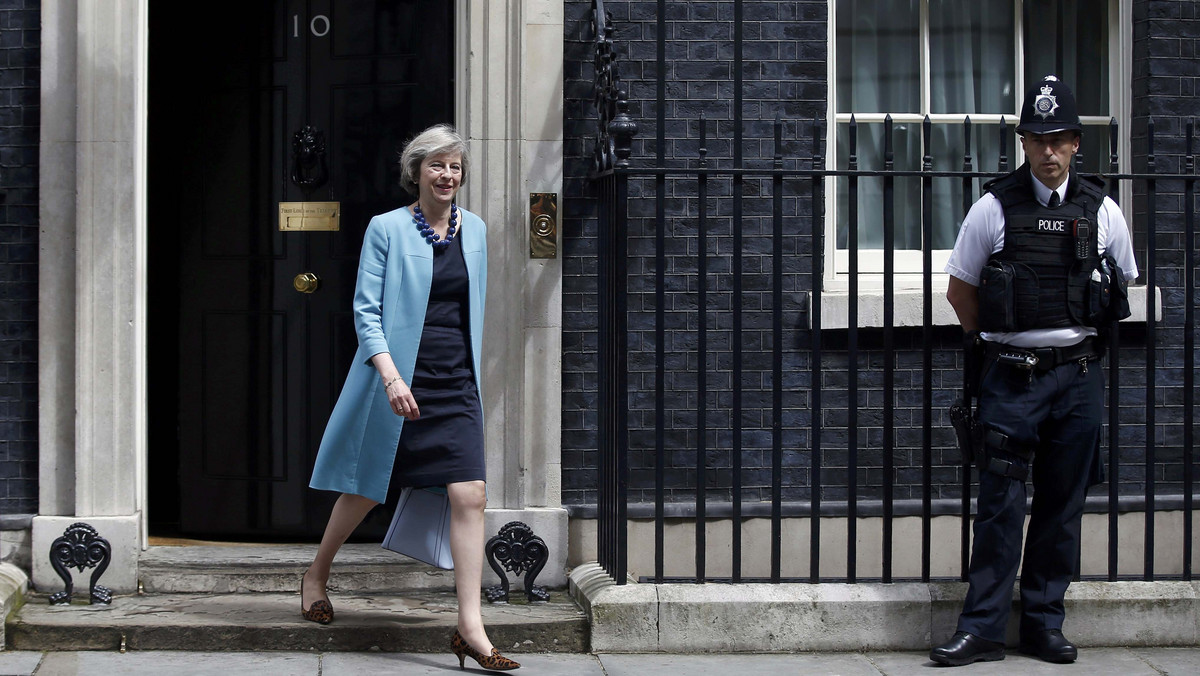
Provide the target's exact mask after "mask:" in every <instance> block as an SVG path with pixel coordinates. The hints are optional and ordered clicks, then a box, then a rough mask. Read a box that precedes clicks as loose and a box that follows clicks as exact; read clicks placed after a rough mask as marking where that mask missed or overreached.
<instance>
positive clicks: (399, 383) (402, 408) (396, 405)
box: [371, 352, 421, 420]
mask: <svg viewBox="0 0 1200 676" xmlns="http://www.w3.org/2000/svg"><path fill="white" fill-rule="evenodd" d="M371 363H373V364H375V369H376V370H378V371H379V377H380V378H382V379H383V387H384V390H385V391H386V392H387V398H388V403H389V404H391V406H392V413H395V414H396V415H399V416H404V418H405V419H406V420H416V419H417V418H420V417H421V412H420V411H418V410H417V400H416V399H413V395H412V390H410V389H408V383H406V382H404V379H403V378H401V377H400V372H399V371H398V370H397V369H396V365H395V364H394V363H393V362H392V355H390V354H388V353H387V352H380V353H379V354H377V355H375V356H373V357H371Z"/></svg>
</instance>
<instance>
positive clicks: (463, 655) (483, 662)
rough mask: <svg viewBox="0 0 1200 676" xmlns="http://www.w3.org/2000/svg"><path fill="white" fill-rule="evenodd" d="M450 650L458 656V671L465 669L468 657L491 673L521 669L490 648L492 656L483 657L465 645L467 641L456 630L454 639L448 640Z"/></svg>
mask: <svg viewBox="0 0 1200 676" xmlns="http://www.w3.org/2000/svg"><path fill="white" fill-rule="evenodd" d="M450 649H451V650H453V651H454V654H455V655H457V656H458V668H459V669H465V668H466V661H467V658H468V657H470V658H471V659H473V660H475V661H476V662H478V663H479V666H481V667H483V668H484V669H490V670H492V671H512V670H513V669H519V668H520V667H521V665H520V664H518V663H517V662H514V661H512V660H510V659H508V658H507V657H505V656H504V655H501V654H500V651H499V650H496V649H495V648H492V654H490V655H484V654H483V653H481V652H479V651H478V650H476V649H474V648H472V647H471V646H470V644H468V643H467V639H465V638H463V637H462V634H460V633H458V631H457V630H455V632H454V637H453V638H451V639H450Z"/></svg>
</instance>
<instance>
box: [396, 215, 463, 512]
mask: <svg viewBox="0 0 1200 676" xmlns="http://www.w3.org/2000/svg"><path fill="white" fill-rule="evenodd" d="M468 283H469V280H468V278H467V264H466V262H465V261H464V260H463V253H462V244H461V243H460V242H459V238H458V237H455V238H453V239H452V240H450V246H448V247H446V248H444V249H434V251H433V287H432V289H431V290H430V292H429V306H428V309H427V310H426V311H425V326H424V329H423V330H422V332H421V344H420V346H419V347H418V349H417V364H416V369H415V370H414V372H413V377H412V382H411V383H409V387H410V388H411V389H412V394H413V399H415V400H416V402H417V409H418V410H419V411H420V413H421V417H420V418H418V419H416V420H406V421H404V427H403V429H402V430H401V432H400V444H399V446H398V447H397V449H396V462H395V464H394V465H393V469H392V480H391V485H390V486H389V492H393V491H398V490H399V489H400V488H402V487H404V486H414V487H421V486H445V485H446V484H448V483H455V482H458V481H476V480H479V481H482V480H484V479H485V478H486V471H485V460H484V453H483V410H482V408H481V406H480V402H479V391H478V389H477V388H476V387H475V373H474V368H473V366H472V364H473V362H472V360H471V337H470V333H469V326H468V322H469V320H470V315H469V312H468V307H469V301H468V296H467V293H468Z"/></svg>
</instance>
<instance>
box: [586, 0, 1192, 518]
mask: <svg viewBox="0 0 1200 676" xmlns="http://www.w3.org/2000/svg"><path fill="white" fill-rule="evenodd" d="M565 7H566V26H565V32H566V35H565V39H566V42H565V53H566V63H565V64H564V67H565V98H566V101H565V120H564V123H565V128H566V134H565V136H566V145H565V153H564V154H565V170H566V175H565V180H564V188H563V190H564V205H565V208H564V237H563V240H564V242H563V256H564V261H563V262H564V274H565V276H564V294H563V312H564V315H563V322H564V335H563V342H564V354H563V372H564V393H563V488H564V495H563V499H564V502H565V503H566V504H568V505H587V504H594V502H595V499H596V496H595V485H596V471H595V466H596V451H595V449H596V443H597V441H596V431H595V430H596V413H595V405H596V382H595V368H596V363H595V351H596V340H597V337H596V333H595V330H596V326H597V314H596V276H595V275H596V258H595V256H596V251H597V242H596V218H595V213H596V204H595V192H594V190H595V189H594V186H592V185H591V184H590V183H589V181H588V180H587V173H588V168H589V162H590V156H591V150H592V143H593V142H594V139H595V136H596V114H595V110H594V106H593V103H592V77H593V68H592V44H591V40H592V29H591V25H590V10H591V3H590V2H567V3H565ZM605 7H606V8H607V9H608V10H609V11H610V12H611V14H612V17H613V20H614V22H615V24H616V26H617V35H616V47H617V52H618V55H619V58H620V65H619V70H620V74H621V77H622V79H623V80H624V83H625V86H626V88H627V89H628V91H629V98H630V105H629V114H630V116H631V117H632V118H633V119H634V120H635V121H636V122H637V123H638V125H639V131H638V135H637V137H636V138H635V141H634V146H633V155H632V161H633V165H634V166H635V167H636V166H653V165H655V164H656V162H657V160H656V157H655V154H656V142H655V136H656V133H657V130H656V119H655V118H656V114H657V109H656V106H657V103H656V77H657V73H656V68H657V64H656V61H655V56H656V53H655V50H656V43H655V38H656V31H657V27H656V25H655V20H656V15H655V13H656V11H657V3H655V2H611V1H609V2H606V3H605ZM744 7H745V15H744V21H745V23H744V25H743V30H744V33H743V38H744V59H745V63H744V64H743V66H742V71H741V72H742V77H743V81H744V89H743V97H744V103H743V109H742V110H743V116H744V119H745V125H744V127H743V134H744V137H745V140H744V142H743V152H744V157H745V159H746V165H747V166H750V167H767V166H770V162H771V159H772V156H773V154H774V152H775V150H774V142H773V131H772V120H774V118H775V116H776V115H777V114H779V115H782V117H783V119H784V120H786V121H787V124H786V126H785V129H784V144H785V145H784V152H783V156H784V158H785V166H789V167H808V166H810V165H809V162H808V157H809V156H810V154H811V153H812V145H811V137H812V126H813V122H812V120H813V118H814V116H816V115H824V113H825V110H826V104H825V97H826V82H825V76H826V52H827V48H828V46H827V41H828V32H827V24H826V21H827V12H828V3H827V2H825V1H824V0H818V1H810V2H771V1H763V2H747V3H745V4H744ZM1198 7H1200V2H1197V1H1196V0H1189V1H1187V2H1143V1H1141V0H1138V1H1136V2H1135V3H1134V8H1135V10H1134V11H1135V49H1134V52H1135V53H1134V69H1135V70H1134V76H1135V83H1134V105H1135V109H1134V120H1133V127H1132V129H1133V134H1134V155H1135V158H1134V159H1135V169H1136V170H1144V168H1145V162H1144V158H1145V152H1146V151H1145V141H1144V137H1145V120H1146V117H1147V116H1148V115H1154V116H1155V123H1156V125H1158V126H1159V128H1158V129H1157V130H1156V133H1157V134H1158V135H1159V140H1158V141H1157V142H1156V153H1159V154H1160V155H1159V168H1160V169H1163V168H1164V167H1163V164H1162V163H1163V161H1164V155H1163V154H1166V155H1170V154H1171V153H1172V152H1173V153H1174V161H1175V162H1176V163H1177V164H1178V163H1179V161H1180V160H1179V154H1180V153H1181V152H1182V151H1181V150H1179V147H1180V146H1181V143H1182V141H1181V134H1182V131H1181V130H1180V127H1181V124H1182V122H1181V120H1182V119H1183V117H1182V116H1184V115H1188V114H1194V113H1193V111H1195V110H1200V108H1198V107H1197V106H1196V103H1197V102H1196V101H1195V96H1196V82H1197V79H1198V77H1200V68H1197V61H1196V60H1195V56H1196V46H1197V41H1198V40H1197V35H1198V33H1197V32H1196V23H1197V22H1196V18H1197V16H1200V10H1198V9H1197V8H1198ZM732 15H733V3H732V2H728V1H726V2H688V3H675V2H671V3H667V16H666V18H667V30H668V34H667V38H668V40H667V43H666V53H667V61H668V67H667V76H666V82H667V92H666V101H665V104H664V109H663V112H664V116H665V129H664V136H665V138H666V148H665V157H664V158H663V163H664V164H666V165H667V166H696V161H697V160H696V158H697V150H698V148H699V127H698V124H697V122H696V119H697V118H698V116H699V115H700V114H701V113H702V112H703V113H704V114H705V115H706V116H707V118H708V120H709V123H708V125H709V126H708V144H707V150H708V159H709V164H710V166H718V167H721V166H731V165H732V156H733V149H732V138H733V130H732V122H731V119H732V117H733V109H732V107H733V93H732V92H733V72H732V70H731V69H732V67H733V66H732V63H731V62H732V56H733V46H732V44H733V39H732V31H733V27H732V21H731V20H732ZM1148 36H1153V37H1152V38H1150V37H1148ZM1159 36H1163V37H1162V38H1161V39H1163V40H1166V41H1169V42H1170V44H1169V45H1167V44H1158V43H1157V40H1159V39H1160V38H1159ZM1150 55H1154V57H1153V58H1151V56H1150ZM1179 61H1183V62H1185V63H1186V64H1187V67H1185V68H1181V67H1180V66H1179V64H1178V62H1179ZM1167 118H1171V119H1170V120H1169V121H1168V119H1167ZM1168 130H1169V131H1168ZM1163 134H1168V135H1170V136H1171V137H1172V140H1170V141H1168V140H1167V138H1166V137H1164V136H1163ZM1172 142H1173V143H1174V144H1175V146H1174V150H1168V148H1170V147H1171V146H1170V145H1169V144H1170V143H1172ZM1139 143H1140V145H1139ZM1164 143H1167V144H1168V145H1163V144H1164ZM1139 157H1140V161H1141V164H1140V165H1139V164H1136V161H1139ZM1123 168H1127V165H1123ZM1171 170H1175V169H1171ZM629 189H630V203H629V214H630V242H629V273H630V278H631V281H630V289H629V290H630V297H629V310H630V315H629V324H630V331H631V336H630V343H629V346H630V354H629V360H630V362H629V363H630V372H631V373H630V389H631V394H630V409H631V410H630V428H631V435H630V445H631V457H630V497H631V501H632V502H650V501H651V500H652V490H651V489H652V487H653V470H654V458H653V452H652V449H653V444H654V430H655V424H654V412H653V407H654V385H655V382H654V380H655V378H654V352H653V350H654V342H655V336H654V323H653V322H654V314H653V312H654V307H655V298H654V295H653V274H654V270H655V261H654V258H653V255H654V240H653V232H654V225H655V223H654V209H655V202H654V198H653V195H654V190H655V186H654V182H653V179H641V178H633V179H631V181H630V186H629ZM732 190H733V186H732V183H731V182H730V181H729V180H728V179H725V180H714V181H713V182H712V183H710V186H709V191H710V192H709V194H710V197H709V201H708V211H709V215H710V221H709V224H708V229H707V232H708V233H709V240H708V242H707V256H708V266H709V276H708V282H707V286H706V288H707V290H708V291H707V297H706V299H705V305H706V307H707V308H708V309H709V312H708V315H709V316H708V322H707V327H708V331H707V333H708V341H709V343H708V351H707V352H708V356H707V357H706V359H705V368H706V372H707V373H708V389H709V394H708V397H707V399H706V402H705V403H706V408H707V410H708V413H707V417H706V419H707V427H708V432H707V436H706V443H705V445H706V447H707V465H708V467H709V468H710V469H709V471H708V485H709V488H710V494H709V495H710V499H712V500H717V501H721V500H728V499H729V490H728V487H729V485H730V472H729V466H730V449H731V446H732V434H731V427H732V420H731V414H730V397H731V394H730V390H731V385H732V379H731V372H730V364H731V361H732V330H731V317H732V314H731V312H730V310H731V308H732V307H733V297H732V294H731V293H730V292H729V289H730V287H731V280H732V275H731V267H732V256H731V251H732V248H733V247H732V232H733V227H734V224H733V223H732V219H731V216H730V213H731V211H730V210H731V204H732V198H731V194H732ZM769 190H770V185H769V183H768V182H764V181H762V180H759V179H749V178H748V179H747V180H746V181H745V184H744V186H743V189H742V194H743V199H744V202H743V209H744V217H743V219H742V220H741V221H740V223H739V224H738V226H739V227H740V228H741V231H742V234H743V237H744V244H743V251H744V254H743V256H742V265H743V284H744V293H743V296H742V299H741V301H742V304H743V307H744V314H743V323H744V325H743V326H744V330H743V336H744V344H743V349H742V354H743V357H744V360H745V365H744V369H745V372H744V374H743V379H742V383H743V387H744V390H743V407H744V410H743V415H742V427H743V434H742V449H743V452H742V459H743V467H744V470H743V471H744V474H743V482H744V486H745V492H744V499H745V500H747V501H755V500H760V499H766V498H767V496H768V494H767V486H768V485H769V471H770V444H771V428H772V424H773V421H772V420H771V386H772V374H771V372H770V350H771V339H772V336H771V332H770V309H771V303H772V301H771V297H770V293H769V290H770V288H771V287H770V274H771V266H772V261H771V258H770V239H769V233H770V219H769V209H770V200H769V197H768V195H769ZM809 190H810V186H809V184H808V183H807V182H805V181H803V180H796V181H789V182H788V184H787V186H786V188H785V191H786V194H787V195H788V197H787V198H786V199H785V200H784V214H785V221H784V222H785V238H784V251H785V254H786V255H785V259H784V268H783V277H784V301H783V308H784V315H785V331H784V346H785V350H784V353H785V356H784V373H783V383H784V392H785V394H784V412H783V417H782V420H781V421H780V422H781V426H782V428H783V433H784V440H785V441H784V449H783V450H784V478H783V484H784V499H785V500H807V499H808V498H809V496H810V487H811V485H812V477H811V476H809V474H810V469H809V468H810V466H811V455H810V452H811V451H810V449H811V440H810V439H809V431H808V430H809V428H810V425H811V416H812V410H811V398H810V397H811V394H810V391H811V374H810V370H809V369H810V363H811V362H810V360H811V352H810V350H809V347H810V346H811V342H812V335H811V333H810V332H809V331H807V329H806V328H805V327H806V325H807V323H808V321H807V319H808V318H807V317H806V316H805V313H806V312H807V311H808V307H807V304H806V302H805V296H806V292H808V291H809V290H810V287H811V278H810V270H811V263H812V256H811V250H812V249H811V240H810V239H809V235H808V233H809V229H810V226H811V222H810V220H809V219H810V217H811V216H810V215H811V213H812V203H811V200H810V198H809V197H808V195H809ZM1173 190H1174V194H1173V196H1172V195H1171V194H1170V191H1171V188H1168V186H1165V185H1164V186H1160V193H1163V191H1165V194H1160V201H1159V205H1158V213H1159V217H1158V229H1159V239H1158V241H1159V247H1160V250H1159V256H1158V259H1157V263H1158V270H1159V271H1158V279H1157V282H1158V284H1159V286H1160V287H1168V288H1165V289H1164V301H1163V303H1164V310H1163V311H1164V317H1163V322H1162V325H1161V327H1160V329H1159V335H1158V346H1159V349H1158V350H1157V351H1156V352H1155V353H1154V359H1155V360H1156V366H1157V370H1156V374H1155V381H1156V382H1157V383H1158V385H1159V389H1157V390H1155V393H1154V397H1155V400H1156V403H1157V408H1156V416H1157V418H1156V423H1157V425H1158V430H1157V432H1156V434H1157V435H1158V436H1157V440H1156V441H1155V442H1154V443H1152V444H1150V445H1151V446H1153V447H1155V449H1156V450H1155V454H1156V455H1155V461H1156V462H1155V463H1154V469H1153V471H1154V472H1155V480H1156V482H1157V483H1158V486H1157V489H1158V492H1159V494H1160V495H1162V494H1166V493H1178V492H1179V491H1181V489H1182V483H1181V477H1182V464H1181V458H1182V448H1181V445H1180V435H1181V431H1180V430H1181V425H1180V423H1181V421H1182V417H1183V414H1182V408H1181V406H1180V403H1181V388H1179V387H1178V385H1179V383H1180V382H1181V379H1182V370H1181V368H1180V366H1181V364H1182V350H1181V348H1180V347H1179V346H1180V345H1181V343H1182V337H1181V336H1182V331H1181V329H1180V326H1181V323H1182V303H1183V299H1182V293H1181V292H1180V290H1179V287H1180V286H1181V281H1180V280H1181V274H1182V268H1181V263H1180V261H1181V258H1182V257H1181V254H1180V249H1181V247H1182V234H1181V233H1182V220H1183V219H1182V216H1181V215H1180V214H1181V212H1182V206H1181V199H1180V194H1179V191H1180V188H1179V186H1178V185H1175V186H1174V188H1173ZM665 195H666V200H665V209H666V213H667V218H668V230H667V249H666V250H667V257H668V264H667V270H668V272H667V275H666V286H667V289H668V292H667V303H666V309H667V312H666V317H667V319H666V325H667V338H666V343H667V344H666V350H667V355H668V356H667V370H668V380H667V382H666V388H665V389H666V393H667V394H666V400H665V407H666V420H667V424H666V426H665V438H666V447H667V448H668V449H669V450H668V467H667V470H666V481H667V486H668V487H669V495H668V500H690V499H691V498H692V496H693V492H692V491H693V490H694V488H693V487H694V485H695V473H694V470H693V469H692V467H694V464H695V455H696V454H695V449H696V448H697V446H698V445H699V439H697V436H696V435H697V432H696V413H695V410H696V407H697V397H696V390H697V387H696V377H695V367H696V359H697V357H696V344H697V330H696V329H697V321H698V312H697V304H698V302H699V299H698V294H697V289H696V288H695V286H696V278H695V277H694V275H693V272H694V271H695V269H696V266H697V261H698V249H697V246H698V244H697V238H696V233H697V225H696V221H697V219H696V215H697V207H698V204H697V199H696V187H695V182H694V181H686V180H668V181H667V185H666V192H665ZM1143 211H1144V209H1143ZM1134 229H1135V231H1137V232H1141V233H1144V229H1143V228H1142V226H1141V225H1140V223H1139V219H1137V218H1135V222H1134ZM1138 249H1139V251H1144V250H1145V243H1144V235H1143V237H1142V239H1141V240H1140V241H1139V242H1138ZM1144 336H1145V332H1144V330H1142V329H1141V328H1140V327H1137V326H1128V327H1127V328H1125V329H1124V330H1123V332H1122V344H1123V345H1124V347H1123V349H1122V352H1121V355H1120V357H1121V364H1122V368H1121V392H1120V400H1121V409H1120V411H1119V414H1120V419H1121V422H1122V429H1121V440H1120V445H1121V450H1120V453H1119V458H1120V460H1121V470H1120V476H1119V477H1118V479H1119V485H1120V489H1121V492H1122V493H1123V494H1140V493H1141V492H1142V490H1143V487H1144V484H1145V478H1146V476H1145V469H1144V464H1143V463H1144V460H1145V455H1146V447H1147V444H1146V441H1145V439H1146V434H1145V429H1144V426H1143V425H1144V421H1145V400H1146V394H1145V382H1146V369H1145V368H1144V364H1145V360H1146V350H1145V346H1144V345H1145V343H1144ZM822 341H823V350H824V352H823V357H822V359H823V362H822V365H823V368H822V373H821V378H822V385H823V387H824V392H823V402H822V410H821V413H820V415H821V422H822V425H823V428H824V431H823V435H822V458H821V460H822V467H823V469H822V475H821V483H822V486H823V491H822V496H823V498H825V499H829V500H837V499H839V498H844V497H845V496H846V492H847V491H846V484H847V479H848V475H847V469H846V468H847V456H848V453H847V450H846V448H847V435H848V431H847V427H846V424H847V422H846V421H847V416H848V411H849V410H850V406H851V402H849V401H848V398H847V392H846V385H845V384H846V378H847V376H846V374H847V368H848V356H847V353H846V351H845V343H846V333H845V332H844V331H842V332H837V331H827V332H826V333H825V334H823V336H822ZM859 341H860V355H859V362H858V364H859V395H858V401H857V402H855V406H856V408H857V410H858V412H859V416H860V417H859V443H858V460H859V469H858V473H857V474H858V476H857V484H858V486H859V496H860V498H862V499H867V500H870V499H873V498H879V497H881V496H882V485H883V476H882V469H881V468H882V448H883V441H882V434H883V426H882V409H883V401H884V396H885V393H884V390H883V356H884V352H883V350H882V347H883V345H882V333H881V331H879V330H878V329H865V330H863V331H861V332H860V337H859ZM934 341H935V345H934V347H935V350H934V367H933V369H932V371H931V372H930V373H929V376H928V377H929V378H930V379H931V382H932V383H933V388H934V408H935V413H934V428H935V429H934V436H933V452H932V456H933V464H934V469H933V489H932V490H933V494H932V497H933V498H934V499H937V498H957V497H958V495H959V486H960V485H961V476H960V472H961V470H960V469H959V467H958V466H957V451H956V450H954V449H953V447H952V443H953V436H952V433H951V431H950V429H949V426H948V422H947V421H946V419H945V417H944V410H945V407H946V406H947V405H948V404H949V403H950V401H951V400H952V399H953V397H954V394H955V390H956V388H957V387H958V386H959V383H960V382H961V374H960V371H959V368H960V366H959V363H958V361H957V352H958V348H959V345H960V342H959V341H960V332H959V330H958V329H957V328H956V327H942V328H938V329H936V330H935V332H934ZM922 347H923V342H922V336H921V333H920V330H919V329H904V328H901V329H897V331H896V334H895V363H896V371H895V386H896V391H895V392H894V393H893V395H892V396H893V397H894V399H893V401H894V404H895V418H894V421H895V426H896V428H895V452H894V456H893V461H894V467H895V469H894V475H893V476H894V480H895V481H896V489H895V498H896V499H898V500H904V499H906V498H917V497H920V496H921V493H922V487H921V466H922V438H921V422H922V412H921V390H920V388H921V387H922V385H923V383H924V381H925V378H926V374H925V369H924V368H923V364H922V355H921V349H922ZM672 371H677V372H674V373H672ZM1106 434H1107V432H1106ZM1105 438H1107V436H1106V437H1105ZM1105 490H1106V489H1105V488H1103V487H1101V488H1098V489H1097V491H1098V492H1099V493H1101V494H1102V493H1103V492H1104V491H1105Z"/></svg>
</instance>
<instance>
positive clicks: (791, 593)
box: [570, 563, 1200, 653]
mask: <svg viewBox="0 0 1200 676" xmlns="http://www.w3.org/2000/svg"><path fill="white" fill-rule="evenodd" d="M570 593H571V594H572V596H574V598H575V599H576V600H577V601H578V603H579V604H580V606H581V607H583V608H584V610H585V612H586V613H587V614H588V617H589V619H590V621H591V647H592V650H593V651H594V652H619V653H638V652H685V651H686V652H806V651H862V650H872V651H875V650H880V651H891V650H928V649H929V648H930V647H931V646H932V645H934V644H935V643H936V642H941V641H943V640H945V639H946V638H948V637H949V636H950V635H951V634H953V632H954V627H955V624H956V622H957V618H958V613H959V610H960V608H961V606H962V600H963V597H964V596H965V595H966V584H965V583H958V582H953V583H951V582H947V583H929V584H926V583H893V584H882V583H859V584H842V583H822V584H818V585H813V584H778V585H771V584H738V585H731V584H708V585H695V584H662V585H656V584H637V583H634V582H632V581H631V582H630V583H628V584H625V585H621V586H617V585H616V584H614V583H613V582H612V580H611V579H610V578H608V576H607V575H606V574H605V573H604V572H603V571H602V570H601V569H600V567H599V566H598V565H597V564H594V563H589V564H584V565H581V566H577V567H576V568H575V569H574V570H572V571H571V575H570ZM1066 604H1067V621H1066V625H1065V626H1064V627H1063V629H1064V631H1065V632H1066V633H1067V635H1068V636H1069V637H1070V638H1071V639H1072V640H1073V641H1075V642H1076V643H1077V644H1079V645H1080V646H1087V647H1094V646H1181V645H1186V646H1194V645H1197V644H1198V643H1200V583H1198V582H1076V583H1074V584H1072V585H1071V587H1070V588H1069V589H1068V592H1067V599H1066ZM1013 605H1014V611H1016V610H1017V594H1016V590H1015V589H1014V594H1013ZM1017 618H1018V613H1017V612H1013V613H1012V614H1011V616H1010V621H1009V626H1008V642H1009V644H1010V645H1014V646H1015V645H1016V643H1017V629H1018V627H1017V621H1018V620H1017Z"/></svg>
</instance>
